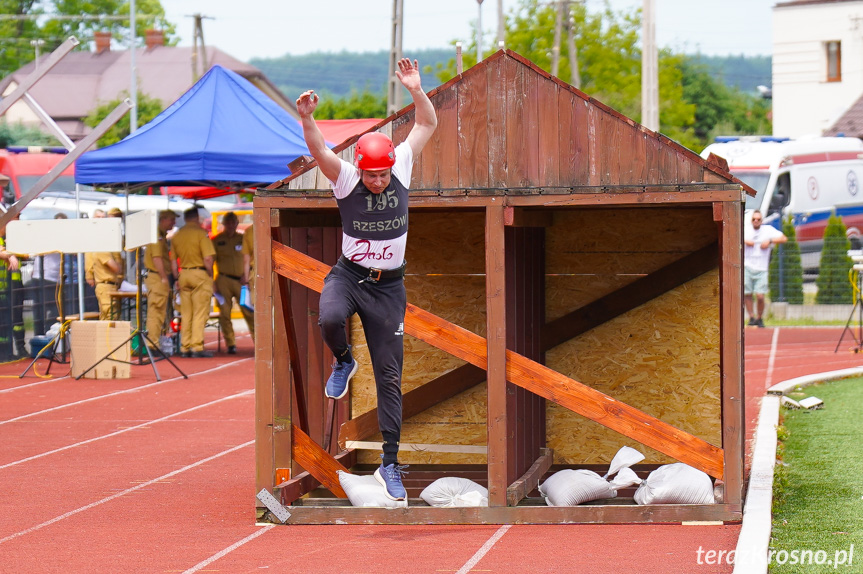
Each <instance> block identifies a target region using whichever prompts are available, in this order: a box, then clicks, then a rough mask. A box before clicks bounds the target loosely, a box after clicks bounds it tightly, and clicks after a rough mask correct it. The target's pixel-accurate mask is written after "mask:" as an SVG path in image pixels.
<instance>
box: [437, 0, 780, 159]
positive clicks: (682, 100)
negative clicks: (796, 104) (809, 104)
mask: <svg viewBox="0 0 863 574" xmlns="http://www.w3.org/2000/svg"><path fill="white" fill-rule="evenodd" d="M572 6H573V7H572V15H573V18H574V21H575V24H574V30H575V44H576V50H577V54H572V55H571V54H569V53H568V50H567V48H566V45H565V44H566V43H565V42H563V43H562V44H563V45H562V46H561V60H560V66H559V72H558V74H559V76H560V79H561V80H563V81H566V82H569V81H571V79H570V66H569V59H570V58H571V57H576V58H577V60H578V69H579V74H580V76H581V89H582V90H583V91H584V92H586V93H587V94H589V95H590V96H592V97H594V98H596V99H597V100H599V101H601V102H602V103H604V104H606V105H608V106H610V107H612V108H614V109H615V110H617V111H619V112H621V113H622V114H624V115H626V116H627V117H630V118H633V119H635V120H637V121H640V119H641V52H640V48H639V45H640V37H641V16H640V12H639V11H638V10H633V11H630V12H626V11H620V12H618V11H614V10H613V9H612V8H611V7H610V4H609V2H608V1H607V0H606V2H605V3H604V7H603V8H602V9H601V10H599V11H596V12H588V11H587V8H586V6H585V3H583V2H579V3H576V4H574V5H572ZM554 24H555V6H554V4H553V3H549V2H540V1H539V0H522V2H521V4H520V5H519V6H518V8H516V10H514V11H513V12H512V13H511V14H509V15H508V16H507V22H506V44H507V47H508V48H510V49H512V50H513V51H515V52H518V53H519V54H521V55H523V56H524V57H526V58H527V59H529V60H530V61H531V62H533V63H534V64H536V65H537V66H539V67H540V68H542V69H543V70H546V71H550V70H551V55H552V47H553V43H554ZM475 54H476V46H475V43H474V45H473V46H471V47H468V48H467V49H466V50H465V51H464V52H463V61H464V66H465V68H467V67H469V66H471V65H473V64H475V63H476V56H475ZM704 70H705V68H703V67H697V66H696V62H694V61H691V58H690V57H687V56H684V55H681V54H675V53H673V52H671V51H670V50H667V49H663V50H661V51H660V53H659V97H660V103H659V106H660V113H659V119H660V127H659V131H660V132H662V133H663V134H665V135H666V136H668V137H669V138H671V139H673V140H676V141H677V142H679V143H681V144H683V145H684V146H686V147H689V148H691V149H696V150H701V149H703V148H704V147H705V146H706V145H707V143H709V141H710V139H712V137H713V133H714V131H715V130H714V128H715V127H716V126H720V127H721V129H722V130H723V131H729V132H730V133H757V132H759V131H760V132H761V133H770V129H769V123H766V109H765V110H763V111H762V110H761V109H760V108H758V105H756V103H754V102H750V101H749V100H748V99H747V98H746V97H745V95H743V94H741V93H739V92H731V91H729V90H728V89H727V88H724V86H721V85H720V84H718V83H717V82H716V81H714V80H711V78H710V76H709V75H708V74H707V73H706V71H704ZM455 72H456V65H455V60H451V61H450V62H449V63H448V64H447V65H446V66H440V67H439V68H438V70H437V75H438V77H439V79H440V80H441V81H447V80H449V79H450V78H452V77H453V76H455ZM719 94H721V96H722V97H721V98H720V99H721V103H722V105H719V106H716V105H714V106H712V108H711V107H709V106H708V104H710V103H712V102H713V101H714V97H713V96H714V95H719ZM760 105H761V107H762V108H763V107H764V105H763V104H760ZM702 107H705V109H703V110H702V109H701V108H702ZM699 112H700V114H701V115H699ZM744 120H747V121H744ZM762 120H764V121H762ZM726 125H728V126H733V127H734V129H729V130H726ZM765 126H766V127H765Z"/></svg>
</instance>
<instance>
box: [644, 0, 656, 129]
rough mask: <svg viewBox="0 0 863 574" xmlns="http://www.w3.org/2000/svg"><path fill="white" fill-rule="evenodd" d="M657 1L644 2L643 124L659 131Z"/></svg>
mask: <svg viewBox="0 0 863 574" xmlns="http://www.w3.org/2000/svg"><path fill="white" fill-rule="evenodd" d="M655 7H656V0H644V9H643V11H642V15H641V18H642V23H641V24H642V28H641V45H642V46H641V123H642V124H643V125H644V126H645V127H647V128H648V129H651V130H653V131H659V69H658V68H659V55H658V53H657V51H656V11H655Z"/></svg>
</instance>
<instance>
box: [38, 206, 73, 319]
mask: <svg viewBox="0 0 863 574" xmlns="http://www.w3.org/2000/svg"><path fill="white" fill-rule="evenodd" d="M66 218H67V217H66V214H65V213H58V214H57V215H55V216H54V219H66ZM61 260H62V257H61V255H60V254H59V253H46V254H44V255H37V256H36V258H35V259H34V260H33V275H32V280H31V282H30V292H31V293H32V294H33V333H34V334H36V335H44V334H45V331H46V329H45V321H46V320H47V321H48V322H49V324H50V323H51V322H53V321H54V320H55V318H56V317H57V314H58V308H57V302H58V300H59V297H60V293H59V290H58V288H57V287H58V284H59V283H62V282H63V280H64V277H63V273H62V271H61V269H60V262H61Z"/></svg>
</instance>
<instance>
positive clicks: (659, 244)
mask: <svg viewBox="0 0 863 574" xmlns="http://www.w3.org/2000/svg"><path fill="white" fill-rule="evenodd" d="M553 216H554V225H552V226H551V227H548V228H546V273H547V274H548V276H547V277H546V320H548V321H553V320H554V319H558V318H560V317H562V316H563V315H566V314H567V313H570V312H572V311H574V310H576V309H579V308H581V307H583V306H584V305H586V304H588V303H590V302H592V301H595V300H597V299H599V298H601V297H603V296H604V295H607V294H609V293H612V292H613V291H615V290H617V289H620V288H621V287H624V286H625V285H628V284H629V283H632V282H633V281H636V280H637V279H639V278H640V277H643V276H644V275H647V274H649V273H652V272H653V271H656V270H657V269H660V268H662V267H664V266H666V265H668V264H670V263H672V262H674V261H676V260H678V259H680V258H681V257H683V256H684V255H687V254H689V253H691V252H693V251H696V250H698V249H701V248H702V247H704V246H706V245H709V244H710V243H712V242H714V241H716V224H715V223H714V221H713V213H712V210H711V209H710V208H709V207H694V208H680V207H674V208H669V207H637V208H596V209H575V210H556V211H555V212H554V214H553Z"/></svg>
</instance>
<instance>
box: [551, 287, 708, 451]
mask: <svg viewBox="0 0 863 574" xmlns="http://www.w3.org/2000/svg"><path fill="white" fill-rule="evenodd" d="M718 290H719V281H718V272H716V271H712V272H709V273H706V274H705V275H703V276H701V277H699V278H697V279H695V280H693V281H690V282H689V283H687V284H685V285H683V286H682V287H679V288H677V289H674V290H672V291H671V292H669V293H667V294H665V295H663V296H661V297H659V298H657V299H655V300H653V301H651V302H649V303H647V304H645V305H642V306H641V307H639V308H637V309H635V310H633V311H631V312H629V313H626V314H624V315H622V316H621V317H618V318H616V319H613V320H612V321H609V322H608V323H606V324H604V325H601V326H599V327H597V328H595V329H593V330H591V331H589V332H588V333H585V334H584V335H582V336H580V337H578V338H576V339H575V340H573V341H570V342H568V343H565V344H563V345H559V346H558V347H556V348H555V349H553V350H551V351H549V352H548V353H547V354H546V357H547V363H548V365H549V366H550V367H551V368H553V369H555V370H558V371H559V372H561V373H563V374H566V375H568V376H571V377H572V378H574V379H576V380H579V381H581V382H583V383H585V384H587V385H589V386H591V387H593V388H595V389H596V390H599V391H601V392H603V393H607V394H608V395H610V396H612V397H614V398H616V399H619V400H621V401H623V402H625V403H627V404H630V405H632V406H635V407H638V408H639V409H641V410H643V411H644V412H646V413H648V414H650V415H653V416H655V417H657V418H659V419H661V420H662V421H664V422H667V423H669V424H671V425H674V426H675V427H677V428H679V429H680V430H683V431H686V432H689V433H692V434H694V435H696V436H698V437H700V438H702V439H704V440H706V441H708V442H710V443H712V444H720V441H721V424H720V410H721V409H720V407H721V403H720V376H719V375H720V373H719V294H718ZM547 409H548V437H549V439H548V446H549V448H552V449H553V450H554V454H555V463H572V464H575V463H579V464H581V463H591V464H592V463H607V462H609V461H610V460H611V457H612V456H613V455H614V453H615V452H616V451H617V449H619V448H620V446H622V445H624V444H627V445H629V446H632V447H633V448H636V449H638V450H640V451H641V452H642V453H644V454H645V455H646V456H647V460H646V462H649V463H665V462H672V461H671V459H669V458H668V457H666V456H664V455H661V454H659V453H657V452H656V451H653V450H651V449H647V448H646V447H644V446H641V445H639V444H637V443H634V442H632V441H629V440H627V439H624V438H623V437H622V436H621V435H619V434H617V433H615V432H613V431H609V430H608V429H605V428H603V427H601V426H599V425H597V424H596V423H594V422H592V421H588V420H587V419H584V418H583V417H580V416H579V415H576V414H574V413H572V412H570V411H568V410H566V409H563V408H561V407H559V406H557V405H555V404H553V403H548V407H547Z"/></svg>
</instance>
